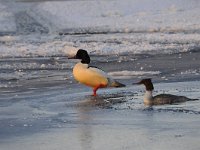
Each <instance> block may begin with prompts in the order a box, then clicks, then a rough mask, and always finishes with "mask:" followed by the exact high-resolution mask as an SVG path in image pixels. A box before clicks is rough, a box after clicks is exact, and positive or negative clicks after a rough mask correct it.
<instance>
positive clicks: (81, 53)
mask: <svg viewBox="0 0 200 150" xmlns="http://www.w3.org/2000/svg"><path fill="white" fill-rule="evenodd" d="M71 59H80V60H81V63H83V64H89V63H90V56H89V55H88V52H87V51H86V50H84V49H79V50H78V51H77V53H76V55H75V56H74V57H73V58H71Z"/></svg>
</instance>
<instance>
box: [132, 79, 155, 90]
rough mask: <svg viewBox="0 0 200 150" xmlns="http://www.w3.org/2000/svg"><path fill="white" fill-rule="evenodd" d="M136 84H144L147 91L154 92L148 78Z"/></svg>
mask: <svg viewBox="0 0 200 150" xmlns="http://www.w3.org/2000/svg"><path fill="white" fill-rule="evenodd" d="M136 84H144V85H145V87H146V90H147V91H153V90H154V87H153V83H152V82H151V79H150V78H148V79H142V80H141V81H140V82H138V83H136Z"/></svg>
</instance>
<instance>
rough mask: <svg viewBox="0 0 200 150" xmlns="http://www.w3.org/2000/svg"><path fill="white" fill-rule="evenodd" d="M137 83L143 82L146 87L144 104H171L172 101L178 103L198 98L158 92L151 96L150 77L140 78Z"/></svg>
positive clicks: (151, 84)
mask: <svg viewBox="0 0 200 150" xmlns="http://www.w3.org/2000/svg"><path fill="white" fill-rule="evenodd" d="M137 84H144V85H145V87H146V92H145V95H144V104H145V105H162V104H172V103H180V102H186V101H194V100H198V99H190V98H187V97H185V96H177V95H171V94H160V95H156V96H153V95H152V93H153V90H154V87H153V83H152V82H151V79H142V80H141V81H140V82H138V83H137Z"/></svg>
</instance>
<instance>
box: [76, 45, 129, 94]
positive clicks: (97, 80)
mask: <svg viewBox="0 0 200 150" xmlns="http://www.w3.org/2000/svg"><path fill="white" fill-rule="evenodd" d="M75 58H76V59H81V60H82V61H81V62H79V63H77V64H76V65H75V66H74V68H73V75H74V78H75V79H76V80H77V81H79V82H80V83H82V84H84V85H87V86H90V87H92V88H93V95H94V96H96V91H97V90H98V89H99V88H105V87H124V86H125V85H124V84H121V83H119V82H117V81H115V80H114V79H112V77H110V76H109V75H107V74H106V73H105V72H104V71H103V70H101V69H99V68H96V67H92V66H89V63H90V58H89V55H88V54H87V51H85V50H82V49H81V50H79V51H78V52H77V54H76V56H75Z"/></svg>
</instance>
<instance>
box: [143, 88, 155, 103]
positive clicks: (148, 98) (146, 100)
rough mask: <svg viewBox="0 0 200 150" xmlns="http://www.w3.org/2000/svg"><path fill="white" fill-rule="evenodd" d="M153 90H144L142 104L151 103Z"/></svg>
mask: <svg viewBox="0 0 200 150" xmlns="http://www.w3.org/2000/svg"><path fill="white" fill-rule="evenodd" d="M152 93H153V91H146V92H145V94H144V104H147V105H150V104H152V103H153V95H152Z"/></svg>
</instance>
